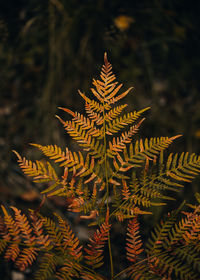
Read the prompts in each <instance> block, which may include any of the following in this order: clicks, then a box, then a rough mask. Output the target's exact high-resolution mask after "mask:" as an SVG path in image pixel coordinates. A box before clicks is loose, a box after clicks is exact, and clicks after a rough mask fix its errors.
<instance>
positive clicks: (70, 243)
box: [55, 213, 82, 260]
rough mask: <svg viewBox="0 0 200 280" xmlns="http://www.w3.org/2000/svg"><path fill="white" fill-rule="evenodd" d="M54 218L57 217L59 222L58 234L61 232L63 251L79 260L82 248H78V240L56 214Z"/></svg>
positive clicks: (65, 222)
mask: <svg viewBox="0 0 200 280" xmlns="http://www.w3.org/2000/svg"><path fill="white" fill-rule="evenodd" d="M55 216H56V217H57V219H58V222H59V232H61V236H62V241H61V242H62V246H63V247H64V250H67V251H68V253H69V254H70V255H71V256H72V257H73V259H75V260H80V258H81V256H82V251H81V250H82V246H79V240H78V238H77V237H75V235H74V233H73V232H72V230H71V228H70V226H69V224H68V223H67V221H65V220H63V219H62V218H61V217H60V216H59V215H57V214H56V213H55Z"/></svg>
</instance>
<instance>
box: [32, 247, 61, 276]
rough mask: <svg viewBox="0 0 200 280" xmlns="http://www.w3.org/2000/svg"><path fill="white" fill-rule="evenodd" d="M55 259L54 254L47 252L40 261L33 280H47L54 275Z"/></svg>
mask: <svg viewBox="0 0 200 280" xmlns="http://www.w3.org/2000/svg"><path fill="white" fill-rule="evenodd" d="M56 265H57V259H56V257H55V255H54V254H52V253H50V252H47V253H45V254H44V255H43V257H42V258H41V260H40V265H39V267H38V269H37V271H36V273H35V277H34V279H35V280H48V279H49V278H50V277H51V276H53V275H54V273H55V270H56Z"/></svg>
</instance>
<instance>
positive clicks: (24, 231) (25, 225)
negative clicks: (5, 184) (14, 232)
mask: <svg viewBox="0 0 200 280" xmlns="http://www.w3.org/2000/svg"><path fill="white" fill-rule="evenodd" d="M11 209H12V210H13V211H14V213H15V223H16V224H17V225H18V227H19V229H20V232H21V235H22V238H24V239H25V242H26V243H29V244H32V243H33V242H34V241H35V236H33V235H32V227H31V225H30V223H29V221H28V219H27V217H26V216H25V215H24V214H22V213H21V210H18V209H17V208H16V207H13V206H11Z"/></svg>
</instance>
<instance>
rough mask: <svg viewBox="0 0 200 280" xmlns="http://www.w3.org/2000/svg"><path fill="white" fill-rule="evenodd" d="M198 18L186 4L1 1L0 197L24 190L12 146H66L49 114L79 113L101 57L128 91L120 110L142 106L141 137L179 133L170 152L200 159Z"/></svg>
mask: <svg viewBox="0 0 200 280" xmlns="http://www.w3.org/2000/svg"><path fill="white" fill-rule="evenodd" d="M199 12H200V4H199V2H198V1H190V2H188V1H186V0H182V1H180V0H168V1H167V0H162V1H160V0H152V1H149V0H135V1H132V0H126V1H119V0H110V1H105V0H98V1H94V0H84V1H80V0H43V1H39V0H29V1H24V0H19V1H14V0H7V1H2V2H1V3H0V38H1V39H0V64H1V75H0V79H1V81H0V98H1V99H0V101H1V102H0V130H1V134H0V149H1V157H0V178H1V179H0V192H1V198H0V200H4V201H5V200H7V201H9V200H10V201H11V202H12V204H13V202H15V203H17V202H16V199H18V198H20V199H22V195H23V193H24V191H26V190H27V189H28V190H29V191H30V193H31V191H32V186H31V184H30V183H29V182H28V183H27V180H26V179H24V178H23V176H22V175H21V174H20V171H19V169H18V167H17V165H16V159H15V157H14V156H13V154H12V152H11V150H12V149H13V148H14V149H15V150H17V151H19V152H20V153H22V154H24V155H27V154H28V153H33V150H32V149H30V147H29V146H28V145H27V143H29V142H36V143H41V144H45V145H47V144H50V143H51V144H55V143H56V144H58V145H60V146H65V145H66V143H67V145H68V146H70V145H72V143H71V142H69V141H70V140H69V139H68V138H67V137H66V136H65V134H64V132H63V130H62V128H61V126H59V124H58V121H57V120H56V119H55V118H54V115H55V114H56V113H57V107H58V106H65V107H68V108H71V109H76V110H77V111H80V110H81V109H82V105H83V104H82V103H80V98H79V96H78V94H77V89H81V90H82V91H84V92H87V94H89V88H90V86H91V77H94V76H96V75H97V73H99V70H100V67H101V65H102V63H103V54H104V52H105V51H107V53H108V58H109V60H110V61H111V63H112V64H113V65H114V72H115V73H116V74H117V78H118V80H119V81H120V82H123V83H124V87H125V88H128V87H129V86H134V88H135V89H134V91H133V94H130V97H129V98H127V103H129V104H130V105H129V106H130V107H131V108H132V109H133V108H136V109H138V110H139V109H141V108H144V107H146V106H151V107H152V110H151V112H150V115H149V117H148V119H147V120H146V123H144V127H145V129H144V130H143V131H144V132H143V136H144V137H149V136H151V137H152V136H172V135H176V134H183V135H184V136H183V138H182V139H181V140H179V141H178V144H177V146H176V148H177V150H180V151H183V150H188V151H190V152H192V151H193V152H196V153H198V152H200V145H199V144H200V110H199V108H200V98H199V92H200V83H199V69H200V54H199V49H200V30H199V26H200V17H199ZM118 73H119V75H118ZM131 108H130V109H131ZM33 157H34V154H33V155H32V158H33ZM197 188H198V184H196V185H194V186H193V189H194V191H196V190H197ZM185 192H186V193H185V194H187V195H188V194H190V192H191V190H187V189H186V191H185ZM25 201H28V200H27V199H25ZM25 203H26V202H25ZM29 203H30V201H28V204H29ZM13 205H14V204H13Z"/></svg>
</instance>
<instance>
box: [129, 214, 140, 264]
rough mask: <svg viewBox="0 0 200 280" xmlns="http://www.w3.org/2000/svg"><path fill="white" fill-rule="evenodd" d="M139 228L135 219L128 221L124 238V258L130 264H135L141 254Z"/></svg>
mask: <svg viewBox="0 0 200 280" xmlns="http://www.w3.org/2000/svg"><path fill="white" fill-rule="evenodd" d="M139 228H140V225H139V223H138V220H137V217H135V218H133V219H130V220H129V222H128V227H127V238H126V245H127V246H126V251H127V253H126V257H127V259H128V260H129V261H130V262H132V263H135V262H136V261H137V258H138V256H139V255H140V254H141V253H142V252H143V248H142V245H143V244H142V241H141V239H140V235H139Z"/></svg>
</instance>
